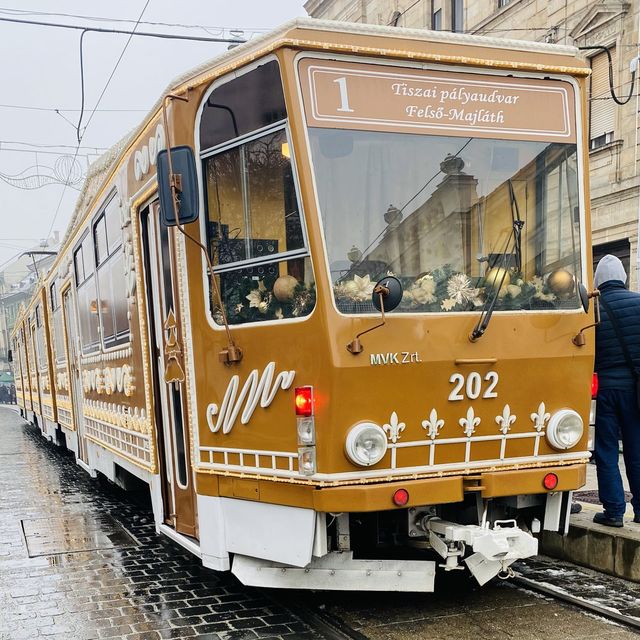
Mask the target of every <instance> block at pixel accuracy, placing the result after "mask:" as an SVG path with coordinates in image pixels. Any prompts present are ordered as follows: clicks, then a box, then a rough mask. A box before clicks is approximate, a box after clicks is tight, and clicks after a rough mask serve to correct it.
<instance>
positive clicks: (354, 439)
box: [345, 422, 387, 467]
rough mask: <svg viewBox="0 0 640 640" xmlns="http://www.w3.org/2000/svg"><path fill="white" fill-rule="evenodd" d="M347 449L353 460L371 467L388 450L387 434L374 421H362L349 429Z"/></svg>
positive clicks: (363, 465) (350, 458)
mask: <svg viewBox="0 0 640 640" xmlns="http://www.w3.org/2000/svg"><path fill="white" fill-rule="evenodd" d="M345 449H346V452H347V456H348V457H349V460H351V462H354V463H355V464H359V465H360V466H362V467H370V466H371V465H372V464H376V463H377V462H380V460H382V458H383V456H384V454H385V453H386V452H387V434H386V433H385V432H384V431H383V430H382V429H381V428H380V427H379V426H378V425H377V424H374V423H373V422H361V423H360V424H357V425H356V426H355V427H353V429H351V431H349V434H348V435H347V442H346V444H345Z"/></svg>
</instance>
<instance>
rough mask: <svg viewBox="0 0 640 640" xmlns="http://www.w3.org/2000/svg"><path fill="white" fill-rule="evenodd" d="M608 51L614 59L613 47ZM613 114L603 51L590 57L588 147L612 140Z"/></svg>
mask: <svg viewBox="0 0 640 640" xmlns="http://www.w3.org/2000/svg"><path fill="white" fill-rule="evenodd" d="M610 51H611V57H612V59H613V60H615V48H614V47H611V49H610ZM614 84H615V64H614ZM615 115H616V111H615V103H614V102H613V99H612V98H611V91H610V88H609V59H608V58H607V54H606V53H605V52H604V51H603V52H602V53H598V54H597V55H595V56H593V57H592V58H591V80H590V92H589V149H592V150H593V149H597V148H598V147H601V146H603V145H605V144H608V143H609V142H612V141H613V130H614V126H615Z"/></svg>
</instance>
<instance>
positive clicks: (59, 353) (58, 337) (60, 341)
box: [49, 282, 67, 364]
mask: <svg viewBox="0 0 640 640" xmlns="http://www.w3.org/2000/svg"><path fill="white" fill-rule="evenodd" d="M49 292H50V294H51V319H52V322H53V349H54V352H55V360H56V363H57V364H61V363H63V362H65V361H66V359H67V355H66V351H65V349H64V334H63V328H62V308H61V306H60V294H59V292H58V283H57V282H54V283H53V284H52V285H51V288H50V290H49Z"/></svg>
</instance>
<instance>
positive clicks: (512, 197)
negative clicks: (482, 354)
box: [469, 179, 524, 342]
mask: <svg viewBox="0 0 640 640" xmlns="http://www.w3.org/2000/svg"><path fill="white" fill-rule="evenodd" d="M508 185H509V201H510V204H511V233H510V234H509V237H508V238H507V242H506V246H505V248H504V251H503V253H502V258H501V260H500V269H501V272H502V277H501V278H500V282H498V280H497V278H496V279H495V280H494V282H493V288H492V291H491V294H490V295H489V296H488V297H487V299H486V300H485V303H484V305H483V307H482V311H481V312H480V318H479V319H478V323H477V324H476V326H475V327H474V329H473V331H472V332H471V334H470V335H469V340H471V342H475V341H476V340H477V339H478V338H481V337H482V336H483V335H484V332H485V331H486V330H487V327H488V326H489V322H490V321H491V316H492V315H493V310H494V309H495V307H496V303H497V302H498V297H499V294H500V290H501V289H502V285H503V284H504V281H505V279H506V277H507V273H508V272H509V270H508V267H509V266H510V265H509V264H508V262H511V260H510V258H511V257H512V256H513V257H514V260H515V268H516V271H517V272H518V273H520V272H521V270H522V228H523V227H524V222H523V221H522V220H521V219H520V208H519V207H518V199H517V198H516V194H515V192H514V190H513V183H512V182H511V179H509V181H508ZM512 245H513V248H511V247H512ZM496 263H497V261H496V262H495V263H494V264H493V265H492V267H491V268H492V269H493V268H494V267H495V266H496Z"/></svg>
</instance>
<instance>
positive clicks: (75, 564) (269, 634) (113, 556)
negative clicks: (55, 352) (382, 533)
mask: <svg viewBox="0 0 640 640" xmlns="http://www.w3.org/2000/svg"><path fill="white" fill-rule="evenodd" d="M0 495H1V496H2V499H1V500H0V639H1V640H31V639H32V638H47V637H52V638H64V639H69V640H71V639H73V640H89V639H102V638H125V639H126V640H133V639H135V640H159V639H161V638H190V637H198V638H205V639H208V640H256V639H257V638H274V639H276V638H277V639H283V640H284V639H285V638H289V639H292V638H295V639H296V640H321V639H322V638H323V636H322V634H320V633H319V632H318V631H312V630H311V629H310V627H309V626H308V624H307V623H306V622H304V621H303V620H302V619H301V617H300V616H299V615H296V613H300V611H304V609H302V610H296V606H298V605H303V607H306V608H307V609H317V608H321V610H322V611H323V612H324V615H325V616H328V617H329V618H338V619H339V620H341V621H342V622H344V623H346V625H347V626H349V627H351V628H352V629H356V630H357V631H358V632H359V633H360V634H361V637H362V636H363V637H366V638H370V639H371V640H408V639H411V640H466V639H469V640H503V639H505V640H506V639H510V638H517V639H518V640H541V639H543V640H564V639H565V638H571V639H573V640H578V639H585V640H586V639H592V638H593V639H595V638H607V639H610V640H626V639H627V638H637V637H638V636H637V635H636V634H634V633H633V632H632V631H629V630H628V629H625V628H622V627H620V626H616V625H614V624H611V623H610V622H607V621H604V620H602V619H599V618H596V617H594V616H590V615H587V614H585V613H583V612H582V611H579V610H577V609H574V608H572V607H570V606H566V605H564V604H561V603H560V602H558V601H556V600H554V599H552V598H548V597H543V596H540V595H536V594H533V593H531V592H529V591H526V590H522V589H518V588H516V587H515V586H513V585H512V584H505V583H500V582H499V581H498V582H497V583H494V584H490V585H487V586H485V587H484V588H479V587H478V586H477V585H476V584H475V583H474V581H473V580H472V579H471V578H470V577H469V576H468V574H463V573H462V572H453V573H452V574H448V575H443V574H440V575H439V576H438V579H437V581H436V588H437V590H438V591H437V593H435V594H406V593H359V592H352V593H288V592H277V593H275V592H274V593H272V592H268V591H267V592H265V591H259V590H256V589H250V588H246V587H244V586H242V585H241V584H239V583H238V582H237V580H235V579H234V578H233V576H231V575H230V574H221V573H215V572H213V571H209V570H207V569H203V568H202V567H201V565H200V561H199V559H197V558H195V557H194V556H191V555H190V554H188V553H187V552H186V551H184V550H183V549H182V548H181V547H179V546H177V545H176V544H174V543H172V542H171V541H169V540H167V539H166V538H164V537H161V536H158V535H157V534H156V533H155V528H154V525H153V523H152V517H151V512H150V508H149V504H148V496H145V495H138V494H132V493H124V492H123V491H121V490H120V489H117V488H115V487H113V486H112V485H110V484H109V483H108V482H106V481H104V480H100V478H98V479H95V480H92V479H91V478H90V477H89V476H88V475H87V474H86V473H85V472H84V471H83V470H82V469H80V468H79V467H77V466H76V465H75V464H74V461H73V458H72V457H71V455H69V454H67V453H65V452H63V451H61V450H60V449H59V448H57V447H55V446H54V445H52V444H49V443H47V442H46V441H45V440H44V439H43V438H42V436H41V435H40V432H39V431H38V429H37V428H35V427H33V426H28V425H26V424H25V423H24V421H22V420H21V419H20V418H19V416H18V415H17V414H16V413H15V412H13V411H11V410H9V409H3V408H0ZM531 571H534V572H535V576H534V577H538V578H540V577H542V579H547V580H551V577H553V576H555V577H556V578H557V579H558V580H561V579H562V577H563V574H562V572H563V571H565V572H566V571H568V572H569V574H568V575H569V576H570V582H571V583H572V584H575V585H576V586H580V585H581V587H580V588H581V589H582V593H584V594H585V596H586V595H590V596H593V593H592V592H594V590H596V591H598V590H599V591H600V592H601V593H602V594H603V598H604V601H606V600H607V599H611V601H613V600H615V601H616V602H617V606H618V607H619V608H620V610H623V609H624V608H625V607H626V608H627V609H632V608H633V607H635V606H637V602H638V600H637V597H636V596H638V592H640V586H637V585H633V586H631V585H629V583H625V581H621V580H619V579H616V578H606V577H604V578H603V579H604V580H605V582H601V583H598V584H596V583H595V581H594V580H591V579H590V578H589V574H588V573H584V572H585V571H587V570H581V569H580V570H578V569H572V568H571V567H569V568H565V569H562V568H561V567H559V565H557V563H555V562H552V563H551V565H549V566H544V561H536V564H535V566H533V567H532V569H531ZM565 582H566V581H565ZM600 585H604V586H600ZM636 587H637V589H636ZM301 615H302V617H304V615H305V614H304V613H302V614H301Z"/></svg>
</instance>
